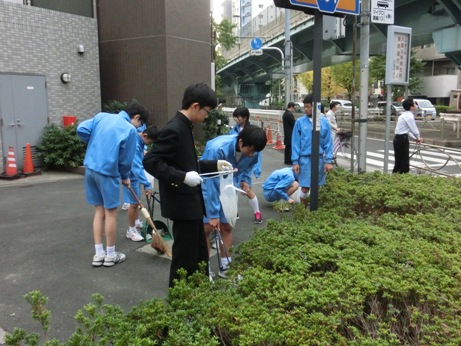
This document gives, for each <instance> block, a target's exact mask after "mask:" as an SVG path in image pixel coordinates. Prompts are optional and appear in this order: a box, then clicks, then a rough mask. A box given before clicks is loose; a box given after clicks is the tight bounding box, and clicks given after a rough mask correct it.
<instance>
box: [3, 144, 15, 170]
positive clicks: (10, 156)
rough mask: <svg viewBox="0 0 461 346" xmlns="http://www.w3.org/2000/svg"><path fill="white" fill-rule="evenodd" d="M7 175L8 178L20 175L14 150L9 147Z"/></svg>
mask: <svg viewBox="0 0 461 346" xmlns="http://www.w3.org/2000/svg"><path fill="white" fill-rule="evenodd" d="M5 174H6V175H8V176H11V177H12V176H15V175H17V174H18V167H17V166H16V158H15V156H14V148H13V147H12V146H10V147H8V159H7V161H6V171H5Z"/></svg>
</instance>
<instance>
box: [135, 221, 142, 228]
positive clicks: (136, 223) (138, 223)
mask: <svg viewBox="0 0 461 346" xmlns="http://www.w3.org/2000/svg"><path fill="white" fill-rule="evenodd" d="M142 226H143V223H142V222H141V220H136V221H135V222H134V227H136V228H142Z"/></svg>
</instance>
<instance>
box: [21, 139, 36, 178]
mask: <svg viewBox="0 0 461 346" xmlns="http://www.w3.org/2000/svg"><path fill="white" fill-rule="evenodd" d="M22 171H23V172H24V173H25V174H27V173H34V164H33V162H32V151H31V150H30V144H29V143H27V144H26V155H25V156H24V167H23V168H22Z"/></svg>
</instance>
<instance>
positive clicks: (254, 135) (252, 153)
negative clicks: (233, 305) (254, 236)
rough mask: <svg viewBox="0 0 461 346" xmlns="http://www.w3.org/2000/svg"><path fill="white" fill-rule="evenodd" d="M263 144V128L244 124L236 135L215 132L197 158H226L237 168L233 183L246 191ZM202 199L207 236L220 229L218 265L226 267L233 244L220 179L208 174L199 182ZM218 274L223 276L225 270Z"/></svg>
mask: <svg viewBox="0 0 461 346" xmlns="http://www.w3.org/2000/svg"><path fill="white" fill-rule="evenodd" d="M265 146H266V133H265V132H264V130H263V129H261V128H260V127H258V126H254V125H247V126H245V128H244V129H243V130H242V131H241V132H240V133H239V134H238V135H223V136H218V137H216V138H214V139H212V140H210V141H208V142H207V144H206V146H205V150H204V151H203V155H202V157H201V158H200V160H225V161H227V162H229V163H230V164H231V165H232V167H233V168H234V170H235V169H237V171H236V172H234V185H235V184H236V183H237V182H238V183H239V184H240V185H239V187H240V188H241V189H242V190H244V191H245V192H247V193H248V191H250V189H251V174H252V171H253V168H254V165H255V164H256V162H257V156H256V153H257V152H260V151H262V150H263V149H264V147H265ZM202 193H203V199H204V201H205V208H206V213H207V217H205V218H204V220H203V223H204V224H205V232H206V235H207V240H208V241H209V236H210V234H211V232H213V231H214V230H215V229H219V230H220V232H221V236H222V240H223V243H224V250H225V252H226V254H227V256H226V254H224V253H223V254H222V255H223V256H222V257H221V266H222V267H223V268H228V265H229V263H228V262H229V261H230V257H229V248H230V247H231V245H232V233H231V232H232V227H231V226H230V225H229V223H228V221H227V220H226V218H225V216H224V212H223V209H222V205H221V202H220V200H219V195H220V179H219V178H209V179H206V180H204V182H203V183H202ZM218 275H219V276H222V277H225V273H224V272H220V273H219V274H218Z"/></svg>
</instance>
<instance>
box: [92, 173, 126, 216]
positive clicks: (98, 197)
mask: <svg viewBox="0 0 461 346" xmlns="http://www.w3.org/2000/svg"><path fill="white" fill-rule="evenodd" d="M85 193H86V201H87V202H88V204H91V205H95V206H99V205H104V208H106V209H113V208H117V207H118V206H119V205H120V178H118V177H109V176H107V175H103V174H99V173H98V172H95V171H93V170H91V169H89V168H88V167H86V168H85Z"/></svg>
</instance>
